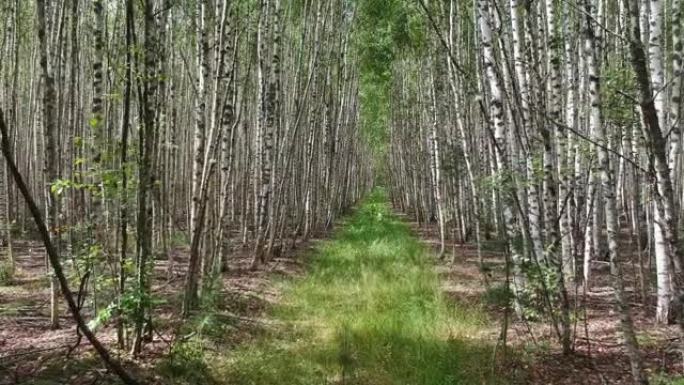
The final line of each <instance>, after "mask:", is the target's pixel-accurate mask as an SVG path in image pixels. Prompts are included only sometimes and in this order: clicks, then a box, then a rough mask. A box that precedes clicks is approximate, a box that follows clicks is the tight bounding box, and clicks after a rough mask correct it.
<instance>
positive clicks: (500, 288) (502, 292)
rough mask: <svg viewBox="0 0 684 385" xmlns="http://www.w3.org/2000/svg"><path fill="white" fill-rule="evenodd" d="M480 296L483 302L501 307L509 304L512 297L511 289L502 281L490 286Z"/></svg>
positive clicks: (511, 301)
mask: <svg viewBox="0 0 684 385" xmlns="http://www.w3.org/2000/svg"><path fill="white" fill-rule="evenodd" d="M482 296H483V298H482V299H483V302H484V303H485V304H487V305H489V306H494V307H497V308H501V309H503V308H506V307H508V306H511V305H512V303H513V298H514V294H513V291H512V290H511V289H510V288H509V287H508V285H506V284H503V283H502V284H498V285H494V286H491V287H490V288H489V289H487V291H486V292H485V293H484V294H483V295H482Z"/></svg>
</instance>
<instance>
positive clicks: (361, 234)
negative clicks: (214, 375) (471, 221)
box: [216, 191, 496, 385]
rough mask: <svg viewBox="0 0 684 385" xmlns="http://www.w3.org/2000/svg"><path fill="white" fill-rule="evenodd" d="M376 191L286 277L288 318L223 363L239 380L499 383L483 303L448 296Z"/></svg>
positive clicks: (281, 308)
mask: <svg viewBox="0 0 684 385" xmlns="http://www.w3.org/2000/svg"><path fill="white" fill-rule="evenodd" d="M384 202H385V198H384V196H383V193H382V192H381V191H378V192H376V193H375V194H373V196H372V197H371V198H370V199H369V200H368V202H366V203H365V204H364V205H363V206H362V207H361V208H359V209H358V210H357V212H356V213H355V214H354V215H353V216H352V217H351V218H350V219H349V220H348V223H346V224H345V225H344V226H343V230H342V231H341V232H340V233H338V234H337V235H336V236H335V237H334V239H333V240H331V241H328V242H325V243H323V244H321V245H320V246H319V247H318V248H317V250H316V251H315V252H314V253H313V256H312V259H311V262H310V269H309V272H308V274H306V276H305V277H304V278H301V279H298V280H294V281H285V282H283V283H282V285H284V287H283V290H284V298H283V301H282V303H281V304H280V305H278V307H277V308H275V309H273V312H272V316H273V317H274V318H275V319H277V320H278V321H280V322H281V323H282V324H283V325H285V326H283V327H278V328H276V329H274V330H271V331H269V332H266V333H264V334H263V335H261V336H259V337H258V338H257V340H255V341H250V342H249V343H245V344H244V345H242V346H239V347H238V348H237V349H235V350H233V351H231V352H226V355H225V357H222V358H221V359H220V360H218V361H219V362H218V363H217V364H216V367H217V370H218V371H219V372H220V375H219V376H218V378H220V380H221V381H222V382H225V383H228V384H235V385H247V384H254V385H270V384H274V385H275V384H278V385H283V384H289V385H297V384H301V385H313V384H364V385H374V384H377V385H380V384H407V385H408V384H410V385H442V384H444V385H446V384H480V383H496V381H495V380H494V379H493V378H492V375H491V369H490V368H491V362H490V361H491V356H492V354H491V353H492V351H491V347H490V346H488V345H487V344H485V343H483V342H482V341H480V340H478V339H477V337H474V336H476V335H477V332H478V329H480V328H481V327H482V326H483V324H484V323H485V322H486V319H485V317H484V316H483V314H482V313H481V312H480V311H478V310H477V309H467V310H466V309H461V308H459V307H457V306H455V305H454V304H452V303H449V302H447V301H446V300H445V298H443V296H442V294H441V292H440V289H439V281H438V278H437V277H436V275H435V273H434V272H433V269H432V266H431V262H430V259H429V258H428V255H427V251H426V250H425V248H424V247H423V246H422V245H421V244H420V242H419V241H418V240H417V239H416V238H415V237H414V236H413V235H412V234H411V232H410V230H409V228H408V226H407V225H406V224H404V223H402V222H400V221H399V220H398V219H397V218H396V217H394V216H393V215H391V213H390V211H389V209H388V207H387V205H386V204H385V203H384Z"/></svg>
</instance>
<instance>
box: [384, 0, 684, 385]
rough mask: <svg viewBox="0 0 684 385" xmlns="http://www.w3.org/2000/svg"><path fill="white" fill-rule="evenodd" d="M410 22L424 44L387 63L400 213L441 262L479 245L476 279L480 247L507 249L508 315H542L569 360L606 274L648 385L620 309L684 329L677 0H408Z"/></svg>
mask: <svg viewBox="0 0 684 385" xmlns="http://www.w3.org/2000/svg"><path fill="white" fill-rule="evenodd" d="M404 12H406V13H407V14H411V15H413V17H415V18H418V20H419V21H418V22H419V23H420V24H421V25H422V26H423V28H422V29H423V30H424V31H428V32H429V33H428V32H426V34H425V35H424V36H423V37H422V38H423V39H424V40H423V44H421V45H420V48H413V49H408V50H406V51H405V52H404V54H403V56H402V57H401V58H400V59H397V60H394V61H393V63H392V67H391V68H392V81H391V82H392V92H391V95H392V97H391V100H390V101H389V102H388V104H389V106H390V109H391V119H390V120H391V123H390V139H389V140H390V143H389V149H388V151H387V157H388V164H389V166H388V168H387V169H388V172H387V173H388V178H389V180H390V185H391V193H392V200H393V203H394V205H395V206H396V207H398V208H400V209H402V210H404V211H406V212H409V213H411V214H412V215H413V216H414V217H415V219H416V220H417V221H419V222H422V223H436V225H437V228H438V231H439V239H440V242H441V255H444V254H445V251H446V250H445V249H446V246H445V245H446V244H447V242H449V241H452V242H455V243H464V242H468V241H473V242H474V243H476V244H477V246H478V248H477V250H478V256H479V257H480V265H481V269H482V271H483V279H484V280H485V281H486V280H487V279H488V276H489V270H490V268H491V267H490V266H489V265H488V264H487V263H486V262H485V261H484V258H483V251H482V245H483V244H485V243H486V242H487V240H491V239H498V240H503V241H504V243H505V250H506V255H507V256H508V259H507V260H508V266H509V269H510V270H509V271H510V280H509V282H510V289H511V292H512V293H513V297H514V301H513V302H514V308H515V311H516V313H517V315H518V317H520V318H530V317H533V316H535V313H541V314H542V315H543V317H544V318H545V319H548V320H550V323H551V325H552V329H553V330H554V333H555V334H556V335H557V337H558V341H559V343H560V344H561V346H562V347H563V350H564V351H565V352H570V351H571V350H572V349H573V343H572V341H573V339H574V334H573V333H574V332H573V329H572V324H571V319H573V317H574V316H575V315H576V314H574V310H573V309H575V308H576V307H575V306H574V303H575V301H579V302H581V301H582V296H583V293H587V292H590V291H591V290H592V286H593V285H595V277H594V276H593V275H592V271H594V270H595V269H596V267H597V266H598V264H600V263H601V262H604V263H608V264H609V266H610V276H611V280H612V288H613V292H614V302H615V306H616V309H617V310H618V314H619V318H620V321H619V325H620V330H621V333H622V334H623V337H624V344H625V347H626V351H627V352H628V355H629V357H630V361H631V363H632V373H633V376H634V378H635V380H636V381H637V382H639V383H645V382H646V379H645V378H646V377H645V375H644V373H643V370H642V367H641V358H640V356H639V349H638V344H637V341H636V338H635V331H634V328H633V322H632V319H631V317H630V303H631V302H632V301H633V300H635V299H634V298H633V297H636V300H639V301H641V302H643V303H645V304H647V305H649V306H650V305H651V304H652V305H653V306H654V308H655V312H654V320H655V321H656V322H661V323H666V322H679V323H680V324H681V322H682V317H681V315H682V305H683V304H684V302H683V301H682V298H684V297H682V293H683V292H682V288H683V286H682V285H683V284H684V281H682V270H681V268H682V267H681V266H682V253H681V250H680V234H681V233H680V232H679V230H678V226H679V225H680V222H681V220H682V215H681V214H682V211H681V209H680V207H681V203H682V200H683V199H684V197H683V195H682V194H683V192H684V189H683V186H682V180H684V179H683V178H682V172H683V170H682V156H681V143H680V136H681V122H680V116H681V107H682V103H681V86H682V79H681V77H682V57H681V54H682V40H681V39H682V36H681V34H682V29H681V16H680V15H681V2H680V1H678V0H672V1H660V0H656V1H642V2H639V1H636V0H626V1H616V2H611V1H605V0H581V1H560V2H556V1H545V2H544V1H537V2H521V1H518V0H510V1H508V2H506V1H504V2H501V1H493V0H478V1H475V2H473V3H472V4H470V3H467V2H460V1H439V2H437V1H427V0H418V1H417V2H416V3H415V5H411V6H408V7H405V9H404ZM627 268H629V271H630V272H634V279H632V274H631V273H630V274H629V276H627V275H626V274H625V270H626V269H627ZM628 278H629V279H628ZM683 330H684V329H683Z"/></svg>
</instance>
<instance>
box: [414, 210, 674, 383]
mask: <svg viewBox="0 0 684 385" xmlns="http://www.w3.org/2000/svg"><path fill="white" fill-rule="evenodd" d="M412 229H413V231H414V232H415V233H417V234H419V236H420V238H421V239H423V240H424V242H425V243H426V244H427V245H428V246H429V247H430V248H431V249H433V250H437V249H438V248H439V234H438V232H437V231H438V229H437V226H436V225H435V224H428V225H425V224H422V225H419V224H418V223H416V222H412ZM620 248H621V250H620V252H621V253H622V255H627V254H628V253H633V252H634V249H635V247H633V245H632V244H631V242H630V241H629V239H628V237H627V236H624V237H623V239H622V242H621V243H620ZM503 250H504V245H503V244H502V243H501V242H500V241H496V240H489V241H484V242H483V245H482V255H483V260H484V265H485V267H486V270H487V271H488V276H489V289H487V288H486V287H485V286H484V285H483V284H482V277H481V274H480V269H479V261H478V257H477V249H476V247H475V245H473V244H460V243H454V242H447V254H450V255H447V256H445V258H444V260H442V261H439V262H438V266H437V270H438V272H439V274H440V276H441V277H442V280H441V281H442V283H443V285H444V286H443V291H444V292H445V293H447V295H448V296H449V298H453V299H454V300H457V301H459V302H461V303H464V304H467V306H484V308H485V309H486V313H487V316H488V318H489V319H490V320H493V321H494V322H495V323H496V326H494V327H492V329H496V331H494V330H492V332H495V333H496V334H495V335H494V334H493V335H492V336H491V338H493V339H496V338H498V337H499V336H500V333H501V320H502V319H503V318H504V307H503V306H501V303H502V298H503V296H502V290H501V288H502V287H503V285H504V282H505V269H504V266H505V264H504V262H505V254H504V252H503ZM625 259H626V260H635V259H636V256H633V257H631V258H625ZM623 271H624V275H625V277H624V278H625V285H626V288H625V289H626V292H627V294H628V295H629V298H630V304H631V306H632V309H631V315H632V318H633V321H634V324H635V329H636V330H637V339H638V342H639V344H640V350H641V352H642V354H643V358H644V360H645V366H646V371H647V373H648V375H649V377H650V380H651V384H652V385H653V384H655V385H665V384H667V385H674V384H677V385H682V384H684V379H681V377H679V376H681V373H682V372H683V367H682V356H681V354H680V353H679V350H678V349H679V348H678V346H677V344H678V342H679V340H678V338H677V336H678V335H679V331H678V327H677V326H675V325H662V324H655V322H654V317H655V315H654V314H655V295H654V294H651V295H650V296H648V297H647V298H646V300H645V301H644V300H642V299H640V298H639V293H638V292H639V291H640V290H638V287H639V284H638V282H639V279H638V274H637V267H636V266H635V265H634V264H631V263H629V264H628V263H625V264H623ZM592 277H593V278H592V279H593V284H592V286H591V288H590V289H589V290H588V291H587V293H586V294H584V293H582V292H580V290H581V288H577V291H574V290H570V292H569V297H570V302H571V307H572V308H573V309H574V312H573V313H574V314H573V315H572V316H571V317H572V322H573V326H572V328H573V335H574V338H573V341H572V345H573V354H571V355H564V354H563V352H562V350H561V347H560V344H559V343H558V338H557V337H556V335H557V334H556V332H555V330H554V329H553V328H552V327H551V323H550V321H549V320H548V319H537V320H528V321H524V322H523V321H520V320H517V319H513V320H511V322H510V324H509V328H508V332H507V339H508V343H507V346H508V349H507V352H506V353H505V356H508V357H510V356H513V357H515V359H514V361H513V362H508V363H506V362H507V361H509V360H508V359H507V358H506V357H500V358H499V360H498V362H499V363H500V364H501V363H503V364H502V365H506V366H508V369H507V372H508V374H509V376H511V378H524V382H525V383H527V384H538V385H542V384H568V385H570V384H573V385H574V384H632V383H633V381H632V378H631V375H630V366H629V361H628V359H627V357H626V355H625V353H624V350H623V348H622V344H621V334H620V332H619V324H618V321H619V317H618V315H617V313H616V312H615V310H614V302H613V300H614V297H613V294H614V292H613V290H612V287H611V284H610V271H609V268H608V263H607V262H606V261H594V262H593V265H592ZM646 279H649V278H648V277H647V278H646ZM647 284H648V282H647ZM514 318H515V317H514Z"/></svg>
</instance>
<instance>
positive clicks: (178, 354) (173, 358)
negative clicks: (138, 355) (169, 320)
mask: <svg viewBox="0 0 684 385" xmlns="http://www.w3.org/2000/svg"><path fill="white" fill-rule="evenodd" d="M158 370H159V373H160V374H161V375H162V376H164V377H166V378H167V379H168V380H170V381H172V382H170V383H173V384H188V385H190V384H192V385H211V384H215V383H216V381H214V380H213V378H212V377H211V375H210V370H209V365H208V364H207V360H206V357H205V349H204V347H203V344H202V343H201V342H200V341H199V340H198V339H191V340H189V341H186V342H181V343H177V344H176V345H174V347H173V349H172V350H171V354H169V356H168V357H166V358H165V359H164V360H163V361H162V362H161V363H160V364H159V366H158Z"/></svg>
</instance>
